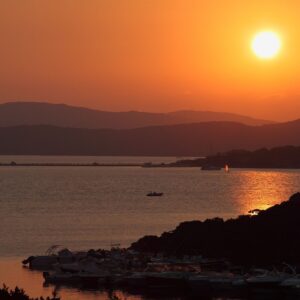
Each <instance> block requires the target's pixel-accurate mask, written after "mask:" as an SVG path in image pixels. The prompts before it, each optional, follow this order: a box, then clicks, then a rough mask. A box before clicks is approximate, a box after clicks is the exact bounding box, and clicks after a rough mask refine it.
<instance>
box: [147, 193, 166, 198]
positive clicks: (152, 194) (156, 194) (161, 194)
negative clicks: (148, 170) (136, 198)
mask: <svg viewBox="0 0 300 300" xmlns="http://www.w3.org/2000/svg"><path fill="white" fill-rule="evenodd" d="M163 194H164V193H157V192H149V193H148V194H147V197H161V196H163Z"/></svg>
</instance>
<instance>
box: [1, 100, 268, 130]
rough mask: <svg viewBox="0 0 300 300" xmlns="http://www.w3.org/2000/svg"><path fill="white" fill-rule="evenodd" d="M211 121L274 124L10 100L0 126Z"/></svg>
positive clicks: (229, 116) (114, 125) (133, 125)
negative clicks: (111, 110)
mask: <svg viewBox="0 0 300 300" xmlns="http://www.w3.org/2000/svg"><path fill="white" fill-rule="evenodd" d="M207 121H236V122H240V123H244V124H248V125H262V124H269V123H271V121H266V120H259V119H255V118H251V117H248V116H242V115H238V114H232V113H224V112H209V111H188V110H186V111H177V112H170V113H149V112H139V111H128V112H109V111H101V110H95V109H89V108H85V107H76V106H69V105H66V104H52V103H43V102H8V103H4V104H0V126H17V125H53V126H60V127H74V128H89V129H93V128H112V129H131V128H137V127H145V126H155V125H174V124H182V123H194V122H207Z"/></svg>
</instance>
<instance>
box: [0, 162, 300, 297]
mask: <svg viewBox="0 0 300 300" xmlns="http://www.w3.org/2000/svg"><path fill="white" fill-rule="evenodd" d="M178 159H182V158H178V157H85V156H84V157H82V156H81V157H76V156H67V157H64V156H0V164H1V163H9V162H11V161H15V162H16V163H17V164H19V163H20V164H21V163H74V164H75V163H81V164H85V163H87V164H89V163H93V162H97V163H99V164H101V163H106V164H109V163H114V164H117V163H120V164H125V163H145V162H152V163H162V162H165V163H168V162H173V161H176V160H178ZM299 190H300V171H298V170H275V169H272V170H266V169H230V171H229V172H224V171H201V170H200V168H143V167H124V166H122V167H117V166H113V167H92V166H91V167H88V166H82V167H74V166H66V167H64V166H58V167H53V166H48V167H47V166H46V167H41V166H0V285H1V284H2V283H5V284H7V285H8V286H10V287H14V286H16V285H18V286H20V287H22V288H24V289H25V291H28V293H29V294H30V295H31V296H34V297H37V296H49V295H50V294H51V291H52V290H53V287H51V286H50V287H49V286H48V287H45V286H43V278H42V274H41V273H40V272H35V271H30V270H28V269H25V268H22V265H21V261H22V259H24V258H26V257H28V256H29V255H37V254H44V253H45V252H46V250H47V249H48V248H49V247H50V246H53V245H61V246H62V247H67V248H69V249H71V250H87V249H91V248H93V249H99V248H105V249H109V248H111V246H112V245H114V244H120V246H121V247H128V246H130V244H131V243H132V242H134V241H136V240H137V239H139V238H141V237H143V236H145V235H160V234H161V233H163V232H165V231H171V230H174V229H175V228H176V226H178V224H179V223H180V222H184V221H192V220H205V219H207V218H214V217H221V218H224V219H229V218H234V217H237V216H239V215H242V214H247V213H248V212H249V211H250V210H252V209H267V208H268V207H270V206H272V205H274V204H277V203H280V202H282V201H284V200H287V199H288V198H289V196H290V195H292V194H293V193H295V192H298V191H299ZM150 191H155V192H163V193H164V195H163V196H162V197H147V196H146V194H147V193H148V192H150ZM58 292H59V295H60V296H61V297H62V300H65V299H68V300H69V299H70V300H75V299H81V300H92V299H109V297H111V295H109V294H108V292H107V291H81V290H76V289H70V288H60V289H59V291H58ZM117 293H119V294H118V297H119V298H120V299H145V297H143V296H141V295H127V294H126V295H125V294H124V293H122V292H120V291H119V292H118V291H117ZM147 299H149V298H147ZM155 299H156V298H155ZM172 299H174V298H172Z"/></svg>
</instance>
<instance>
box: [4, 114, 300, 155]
mask: <svg viewBox="0 0 300 300" xmlns="http://www.w3.org/2000/svg"><path fill="white" fill-rule="evenodd" d="M299 136H300V120H297V121H294V122H289V123H285V124H284V123H282V124H272V125H263V126H247V125H243V124H239V123H234V122H203V123H194V124H182V125H169V126H152V127H143V128H136V129H123V130H115V129H82V128H62V127H55V126H49V125H40V126H15V127H0V139H1V143H0V154H32V155H34V154H40V155H140V156H142V155H144V156H148V155H150V156H151V155H154V156H155V155H157V156H164V155H165V156H206V155H210V154H213V153H217V152H226V151H229V150H232V149H245V150H255V149H259V148H263V147H266V148H272V147H279V146H284V145H295V146H300V139H299Z"/></svg>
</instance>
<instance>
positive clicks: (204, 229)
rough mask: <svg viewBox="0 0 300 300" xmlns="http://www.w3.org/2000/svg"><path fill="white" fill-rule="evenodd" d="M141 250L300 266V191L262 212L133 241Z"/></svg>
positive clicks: (192, 224) (187, 224)
mask: <svg viewBox="0 0 300 300" xmlns="http://www.w3.org/2000/svg"><path fill="white" fill-rule="evenodd" d="M131 248H132V249H134V250H138V251H141V252H157V253H158V252H162V253H165V254H168V255H170V254H174V255H184V254H201V255H203V256H204V257H208V258H224V259H227V260H229V261H231V262H232V263H234V264H241V265H244V266H253V265H256V266H271V265H274V264H281V263H284V262H286V263H290V264H293V265H295V266H297V265H298V266H300V193H297V194H294V195H293V196H291V197H290V199H289V200H288V201H286V202H283V203H281V204H279V205H275V206H273V207H271V208H269V209H267V210H265V211H260V212H259V213H258V215H255V216H252V215H242V216H240V217H238V218H236V219H229V220H227V221H224V220H223V219H220V218H215V219H208V220H206V221H204V222H202V221H192V222H184V223H181V224H180V225H179V226H178V227H177V228H176V229H175V230H174V231H171V232H165V233H163V234H162V235H161V236H160V237H157V236H145V237H143V238H141V239H140V240H138V241H137V242H135V243H133V244H132V246H131Z"/></svg>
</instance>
